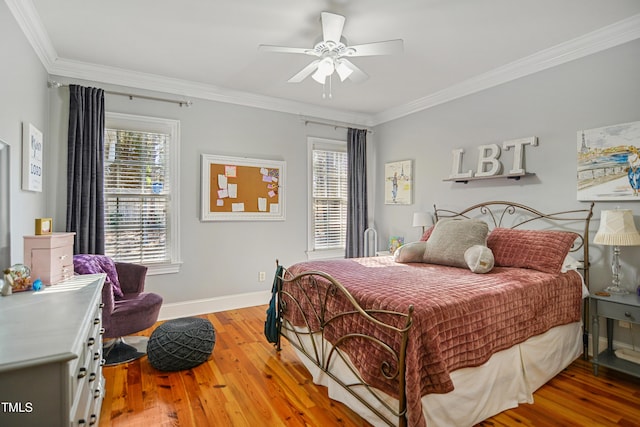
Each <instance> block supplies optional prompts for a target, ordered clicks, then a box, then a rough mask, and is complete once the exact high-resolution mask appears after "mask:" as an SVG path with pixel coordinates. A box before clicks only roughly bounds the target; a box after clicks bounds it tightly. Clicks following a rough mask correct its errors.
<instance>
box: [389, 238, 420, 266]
mask: <svg viewBox="0 0 640 427" xmlns="http://www.w3.org/2000/svg"><path fill="white" fill-rule="evenodd" d="M426 247H427V242H411V243H406V244H404V245H402V246H400V247H399V248H398V249H396V251H395V252H394V253H393V260H394V261H395V262H403V263H406V262H422V258H423V257H424V250H425V249H426Z"/></svg>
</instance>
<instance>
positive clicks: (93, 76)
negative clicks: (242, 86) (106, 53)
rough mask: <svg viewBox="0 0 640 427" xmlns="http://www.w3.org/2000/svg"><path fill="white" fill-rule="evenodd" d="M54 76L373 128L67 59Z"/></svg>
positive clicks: (245, 95) (333, 113) (356, 118)
mask: <svg viewBox="0 0 640 427" xmlns="http://www.w3.org/2000/svg"><path fill="white" fill-rule="evenodd" d="M50 74H51V75H55V76H61V77H65V78H72V79H81V80H88V81H95V82H101V83H107V84H112V85H117V86H125V87H129V88H136V89H144V90H150V91H155V92H163V93H169V94H175V95H179V96H181V97H191V98H198V99H206V100H209V101H217V102H223V103H229V104H237V105H243V106H248V107H254V108H261V109H264V110H270V111H278V112H282V113H290V114H295V115H306V116H313V117H318V118H322V119H327V120H338V121H342V122H346V123H352V124H357V125H364V126H369V125H370V124H371V116H370V115H367V114H360V113H353V112H349V111H340V110H335V109H330V108H324V107H318V106H314V105H311V104H306V103H302V102H296V101H289V100H285V99H281V98H275V97H269V96H263V95H257V94H253V93H249V92H242V91H236V90H230V89H226V88H222V87H218V86H214V85H209V84H204V83H197V82H193V81H188V80H181V79H174V78H170V77H164V76H160V75H156V74H149V73H141V72H137V71H131V70H126V69H121V68H116V67H109V66H105V65H97V64H90V63H86V62H79V61H72V60H68V59H63V58H58V59H57V60H56V61H55V62H54V63H53V64H52V66H51V70H50Z"/></svg>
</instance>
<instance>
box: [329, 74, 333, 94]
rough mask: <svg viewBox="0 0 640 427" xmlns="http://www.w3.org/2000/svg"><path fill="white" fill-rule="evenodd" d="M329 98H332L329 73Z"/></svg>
mask: <svg viewBox="0 0 640 427" xmlns="http://www.w3.org/2000/svg"><path fill="white" fill-rule="evenodd" d="M329 99H333V93H332V92H331V74H329Z"/></svg>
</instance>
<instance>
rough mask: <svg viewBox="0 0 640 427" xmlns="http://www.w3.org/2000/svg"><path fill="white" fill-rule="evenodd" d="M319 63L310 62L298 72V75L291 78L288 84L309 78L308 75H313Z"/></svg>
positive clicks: (316, 61)
mask: <svg viewBox="0 0 640 427" xmlns="http://www.w3.org/2000/svg"><path fill="white" fill-rule="evenodd" d="M319 62H320V60H319V59H316V60H315V61H313V62H311V63H310V64H309V65H307V66H306V67H304V68H303V69H302V70H300V71H299V72H298V74H296V75H295V76H293V77H291V78H290V79H289V80H287V81H288V82H289V83H300V82H301V81H303V80H304V79H306V78H307V77H309V75H310V74H311V73H313V72H314V71H315V70H316V69H317V68H318V63H319Z"/></svg>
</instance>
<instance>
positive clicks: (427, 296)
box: [284, 257, 582, 426]
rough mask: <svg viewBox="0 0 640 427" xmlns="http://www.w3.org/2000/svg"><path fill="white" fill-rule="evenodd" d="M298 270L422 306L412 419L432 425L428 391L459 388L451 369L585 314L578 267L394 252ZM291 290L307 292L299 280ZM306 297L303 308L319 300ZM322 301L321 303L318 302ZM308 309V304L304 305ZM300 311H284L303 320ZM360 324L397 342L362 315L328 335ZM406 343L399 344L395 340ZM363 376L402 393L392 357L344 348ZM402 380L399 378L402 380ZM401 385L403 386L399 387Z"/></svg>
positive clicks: (356, 292)
mask: <svg viewBox="0 0 640 427" xmlns="http://www.w3.org/2000/svg"><path fill="white" fill-rule="evenodd" d="M288 270H289V272H290V273H292V274H294V275H296V274H300V273H302V272H308V271H322V272H324V273H327V274H329V275H331V276H332V277H333V278H335V279H336V280H337V281H338V282H340V283H341V284H342V285H343V286H345V287H346V288H347V289H348V290H349V292H350V293H351V295H352V296H353V297H354V298H355V299H356V301H357V302H358V303H359V304H360V305H361V306H362V307H363V308H365V309H387V310H393V311H397V312H403V313H406V312H407V311H408V308H409V306H410V305H413V306H414V308H415V311H414V316H413V326H412V328H411V330H410V335H409V343H408V347H407V358H406V393H407V406H408V408H407V409H408V421H409V425H411V426H424V425H425V421H424V417H423V415H422V408H421V401H420V398H421V396H423V395H425V394H428V393H446V392H448V391H451V390H453V383H452V381H451V379H450V376H449V374H450V372H452V371H454V370H456V369H459V368H463V367H473V366H479V365H481V364H483V363H485V362H486V361H487V360H488V359H489V358H490V357H491V355H492V354H493V353H495V352H498V351H500V350H504V349H507V348H509V347H511V346H513V345H515V344H518V343H521V342H523V341H525V340H527V339H528V338H530V337H532V336H535V335H538V334H541V333H543V332H545V331H547V330H549V329H550V328H552V327H554V326H558V325H563V324H567V323H571V322H576V321H579V320H580V315H581V307H582V305H581V301H582V281H581V278H580V275H579V274H578V273H577V272H575V271H569V272H567V273H560V274H550V273H543V272H539V271H536V270H531V269H522V268H506V267H495V268H494V269H493V270H491V272H489V273H487V274H475V273H472V272H471V271H469V270H467V269H462V268H456V267H447V266H440V265H433V264H422V263H415V264H399V263H395V262H394V261H393V258H392V257H371V258H359V259H341V260H331V261H311V262H303V263H299V264H296V265H294V266H292V267H290V268H289V269H288ZM284 289H285V290H286V291H287V292H291V293H292V294H293V295H294V297H296V299H298V300H299V301H302V299H301V298H302V297H301V295H300V293H299V291H298V290H297V287H296V285H292V284H290V283H287V284H285V286H284ZM313 303H314V301H313V298H312V300H311V301H309V302H308V303H305V302H304V301H302V305H303V309H305V310H306V309H308V308H309V307H308V304H313ZM316 303H317V301H316ZM305 305H306V306H307V307H304V306H305ZM349 308H350V304H349V302H348V301H347V299H346V298H337V299H335V301H332V302H331V304H330V305H329V306H328V307H327V310H328V314H327V315H326V316H325V318H328V317H330V316H331V313H340V312H344V311H348V310H349ZM294 311H295V310H288V311H287V312H286V313H284V315H285V316H286V317H287V318H288V319H289V320H290V321H291V322H292V323H293V324H295V325H297V326H301V325H302V323H301V318H300V316H296V313H295V312H294ZM354 328H364V329H366V330H362V332H363V333H366V334H369V335H374V336H377V337H379V338H381V339H383V340H385V341H386V342H389V336H384V335H385V334H384V333H381V332H379V331H376V330H375V329H376V328H375V327H374V326H373V325H366V324H365V323H364V322H357V321H354V320H353V318H351V319H349V320H345V321H344V322H342V323H338V326H336V327H335V328H332V330H331V331H325V338H327V339H328V340H329V341H331V342H335V339H337V338H338V337H340V336H342V335H344V334H345V333H348V332H353V331H354ZM390 344H391V345H392V346H393V347H394V348H399V342H397V341H396V342H392V343H390ZM343 350H345V352H346V353H347V354H348V355H349V357H350V359H351V360H352V361H355V362H356V365H357V368H358V370H359V372H360V373H361V375H362V376H363V378H364V379H365V380H366V381H367V382H369V383H370V384H371V385H373V386H374V387H377V388H380V389H381V390H383V391H385V392H386V393H388V394H390V395H392V396H396V397H397V390H394V387H393V384H390V383H389V382H388V381H385V380H383V379H380V376H381V375H380V362H381V360H383V359H382V358H383V357H384V356H385V355H384V354H383V352H382V351H380V352H379V353H377V352H376V351H373V352H372V350H371V349H370V348H368V349H362V348H360V349H359V348H356V346H355V345H351V346H347V347H346V348H344V349H343ZM396 384H397V383H396ZM396 388H397V387H396Z"/></svg>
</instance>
